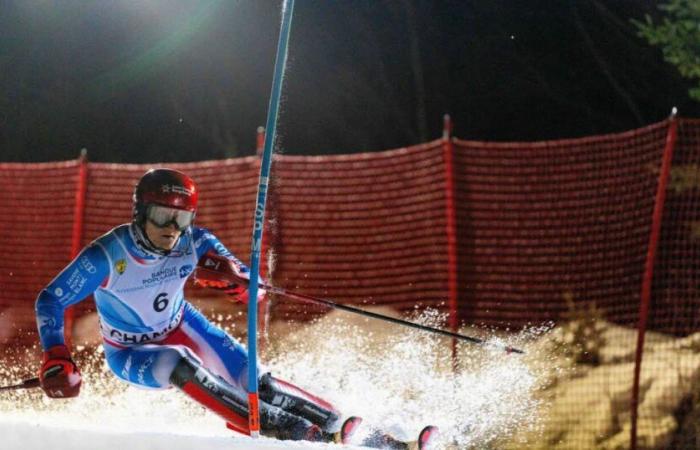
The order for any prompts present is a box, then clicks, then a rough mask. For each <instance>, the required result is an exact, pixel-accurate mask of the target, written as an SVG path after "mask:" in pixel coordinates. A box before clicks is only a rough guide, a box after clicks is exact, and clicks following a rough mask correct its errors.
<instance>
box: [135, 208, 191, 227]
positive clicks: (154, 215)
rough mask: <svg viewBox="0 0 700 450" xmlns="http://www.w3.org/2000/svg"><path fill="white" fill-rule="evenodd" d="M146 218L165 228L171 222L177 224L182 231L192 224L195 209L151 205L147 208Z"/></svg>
mask: <svg viewBox="0 0 700 450" xmlns="http://www.w3.org/2000/svg"><path fill="white" fill-rule="evenodd" d="M146 219H148V221H149V222H151V223H152V224H153V225H155V226H157V227H159V228H165V227H167V226H168V225H170V224H173V225H175V228H177V229H178V230H180V231H183V230H184V229H185V228H187V227H189V226H190V225H192V221H193V220H194V211H186V210H184V209H175V208H168V207H167V206H160V205H149V206H148V208H147V209H146Z"/></svg>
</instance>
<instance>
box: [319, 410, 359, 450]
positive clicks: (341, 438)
mask: <svg viewBox="0 0 700 450" xmlns="http://www.w3.org/2000/svg"><path fill="white" fill-rule="evenodd" d="M361 423H362V417H358V416H350V417H348V418H347V419H345V421H344V422H343V425H342V426H341V427H340V430H338V431H336V432H335V433H327V432H324V433H323V439H324V440H325V441H326V442H334V443H336V444H349V443H350V440H351V439H352V437H353V435H354V434H355V432H356V431H357V429H358V428H359V426H360V424H361Z"/></svg>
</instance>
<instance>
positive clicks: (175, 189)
mask: <svg viewBox="0 0 700 450" xmlns="http://www.w3.org/2000/svg"><path fill="white" fill-rule="evenodd" d="M161 190H162V191H163V193H165V194H167V193H169V192H172V193H173V194H182V195H186V196H188V197H191V196H192V193H193V192H192V191H191V190H189V189H187V188H186V187H184V186H179V185H177V184H164V185H163V186H161Z"/></svg>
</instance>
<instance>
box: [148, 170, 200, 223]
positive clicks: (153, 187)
mask: <svg viewBox="0 0 700 450" xmlns="http://www.w3.org/2000/svg"><path fill="white" fill-rule="evenodd" d="M198 196H199V192H198V190H197V186H196V185H195V184H194V181H192V179H191V178H190V177H188V176H187V175H185V174H184V173H182V172H180V171H177V170H173V169H151V170H149V171H148V172H146V173H145V174H144V175H143V176H142V177H141V179H140V180H139V182H138V184H137V185H136V189H135V190H134V221H135V222H136V223H137V224H139V225H141V226H144V224H145V221H146V219H148V220H151V221H152V222H154V223H155V224H156V225H159V226H166V225H167V224H168V223H170V222H173V223H175V225H176V226H177V228H179V229H185V228H187V227H188V226H189V225H191V223H192V221H193V220H194V215H195V213H196V211H197V197H198ZM178 211H182V212H183V213H184V214H179V213H178Z"/></svg>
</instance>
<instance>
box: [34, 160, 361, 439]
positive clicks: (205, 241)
mask: <svg viewBox="0 0 700 450" xmlns="http://www.w3.org/2000/svg"><path fill="white" fill-rule="evenodd" d="M198 194H199V193H198V189H197V187H196V186H195V183H194V182H193V181H192V179H191V178H190V177H188V176H187V175H185V174H184V173H182V172H179V171H176V170H171V169H165V168H160V169H152V170H149V171H148V172H146V174H145V175H143V177H142V178H141V179H140V180H139V182H138V184H137V186H136V189H135V191H134V196H133V220H132V222H131V223H128V224H123V225H120V226H117V227H116V228H114V229H112V230H111V231H109V232H108V233H107V234H105V235H103V236H101V237H99V238H98V239H96V240H95V241H93V242H92V243H91V244H89V245H88V246H87V247H85V248H84V249H83V250H82V251H81V252H80V254H78V256H77V257H76V258H75V259H74V260H73V261H72V262H71V263H70V264H69V265H68V266H67V267H66V268H65V269H64V270H63V271H62V272H61V273H59V274H58V276H57V277H56V278H55V279H54V280H53V281H51V282H50V283H49V285H48V286H46V287H45V288H44V289H43V290H42V291H41V293H40V294H39V296H38V298H37V300H36V318H37V325H38V328H39V335H40V340H41V346H42V348H43V350H44V353H43V362H42V365H41V369H40V372H39V379H40V382H41V387H42V388H43V390H44V391H45V392H46V394H47V395H48V396H49V397H52V398H69V397H75V396H77V395H78V393H79V392H80V385H81V375H80V371H79V369H78V366H77V365H76V364H75V362H74V361H73V359H72V358H71V354H70V351H69V349H68V348H67V347H66V345H65V342H64V332H63V328H64V319H63V317H64V311H65V309H66V308H67V307H69V306H71V305H74V304H76V303H78V302H80V301H81V300H83V299H85V298H86V297H87V296H89V295H90V294H94V299H95V305H96V307H97V313H98V315H99V322H100V331H101V334H102V338H103V347H104V352H105V357H106V360H107V364H108V365H109V367H110V369H111V370H112V372H113V373H114V374H115V375H116V376H117V377H118V378H120V379H121V380H123V381H125V382H127V383H131V384H133V385H136V386H138V387H141V388H151V389H164V388H170V387H173V386H174V387H176V388H179V389H180V390H181V391H183V392H184V393H185V394H187V395H188V396H189V397H191V398H192V399H194V400H195V401H196V402H198V403H200V404H201V405H203V406H204V407H206V408H207V409H209V410H211V411H213V412H215V413H216V414H218V415H220V416H221V417H223V418H224V420H225V421H226V422H227V424H228V426H229V428H232V429H234V430H237V431H239V432H241V433H245V434H249V429H248V402H247V394H246V388H247V377H246V374H247V365H248V355H247V352H246V350H245V348H244V347H243V346H242V345H241V344H240V343H239V342H238V341H236V340H235V339H233V338H232V337H231V336H229V335H228V334H227V333H225V332H224V331H223V330H222V329H220V328H219V327H217V326H215V325H214V324H212V323H211V322H210V321H209V320H208V319H207V318H206V317H205V316H204V315H203V314H202V313H201V312H200V311H198V310H197V309H196V308H195V307H194V306H192V304H191V303H189V302H188V301H187V300H186V299H185V298H184V296H183V288H184V286H185V282H186V281H187V279H188V278H189V277H190V275H191V274H192V273H193V272H194V269H195V268H196V267H197V264H198V261H199V260H200V258H203V257H205V256H206V255H213V256H215V257H217V258H218V260H221V258H222V257H223V258H225V259H224V261H227V262H228V266H227V267H226V270H228V271H230V272H231V273H232V274H234V275H236V276H237V277H239V278H242V279H245V280H248V279H249V270H248V268H247V267H246V266H245V265H243V264H242V263H241V261H239V260H238V259H237V258H236V257H235V256H233V255H232V254H231V253H230V252H229V251H228V250H227V249H226V247H225V246H224V245H223V244H222V243H221V242H220V241H219V239H217V238H216V236H214V235H213V234H212V233H211V232H209V231H208V230H206V229H204V228H200V227H197V226H195V225H194V223H193V222H194V218H195V214H196V210H197V198H198ZM219 287H222V288H224V289H225V290H226V292H227V293H228V294H229V295H232V296H234V297H235V298H236V299H237V300H239V301H242V302H246V301H247V295H248V292H247V286H246V285H244V283H240V284H226V283H224V285H221V286H219ZM264 294H265V293H264V291H262V290H261V291H260V295H264ZM259 373H261V374H262V375H261V376H260V379H259V398H260V427H261V432H262V434H263V435H266V436H273V437H277V438H279V439H292V440H301V439H304V440H311V441H336V442H344V441H346V440H347V439H348V438H349V436H350V434H351V432H352V431H353V429H354V427H355V426H356V425H357V424H358V423H359V421H360V419H358V418H355V417H351V418H349V419H347V420H345V421H344V422H343V421H342V420H341V417H340V414H339V412H338V411H337V410H336V409H335V408H334V407H333V406H332V405H331V404H329V403H328V402H326V401H324V400H322V399H320V398H318V397H316V396H314V395H311V394H309V393H307V392H305V391H303V390H302V389H300V388H298V387H296V386H294V385H292V384H291V383H288V382H285V381H282V380H279V379H276V378H274V377H273V376H272V375H271V374H270V373H269V372H266V371H265V370H263V368H260V370H259Z"/></svg>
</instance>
